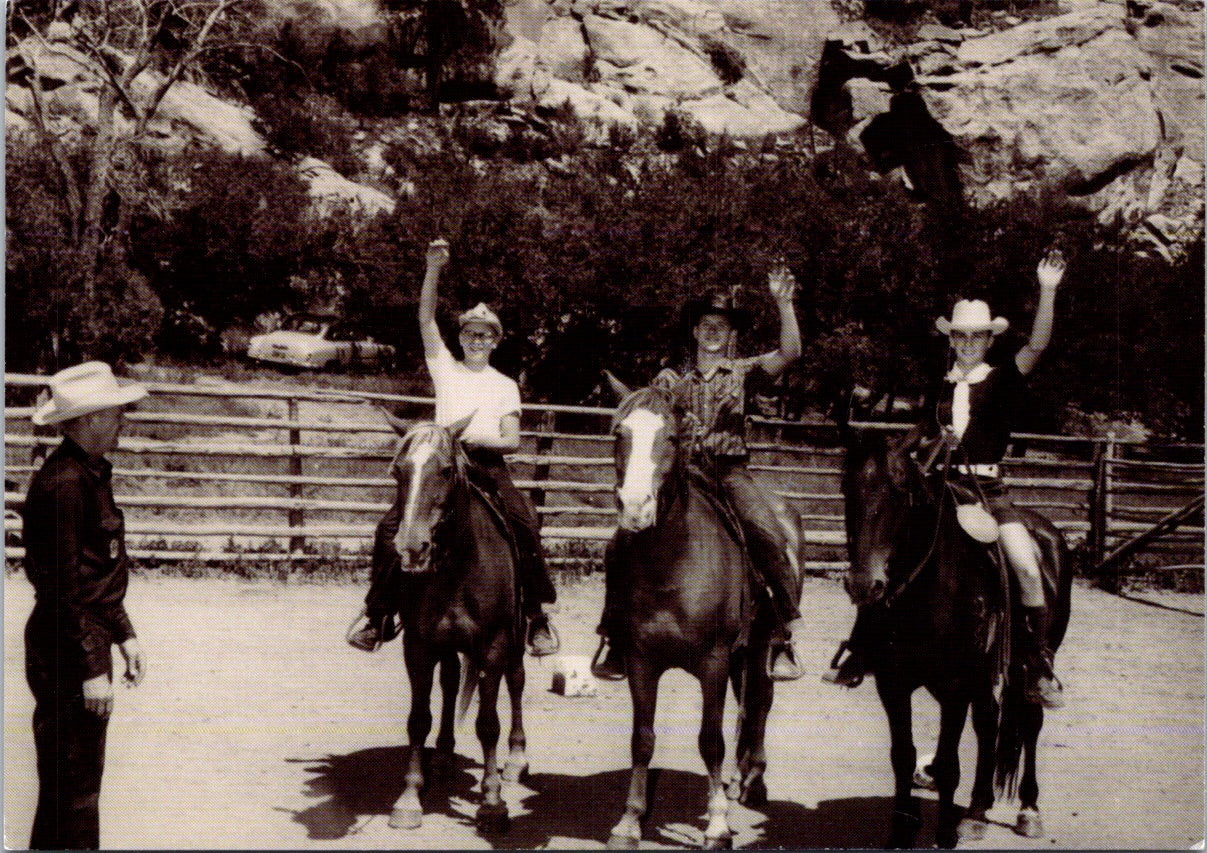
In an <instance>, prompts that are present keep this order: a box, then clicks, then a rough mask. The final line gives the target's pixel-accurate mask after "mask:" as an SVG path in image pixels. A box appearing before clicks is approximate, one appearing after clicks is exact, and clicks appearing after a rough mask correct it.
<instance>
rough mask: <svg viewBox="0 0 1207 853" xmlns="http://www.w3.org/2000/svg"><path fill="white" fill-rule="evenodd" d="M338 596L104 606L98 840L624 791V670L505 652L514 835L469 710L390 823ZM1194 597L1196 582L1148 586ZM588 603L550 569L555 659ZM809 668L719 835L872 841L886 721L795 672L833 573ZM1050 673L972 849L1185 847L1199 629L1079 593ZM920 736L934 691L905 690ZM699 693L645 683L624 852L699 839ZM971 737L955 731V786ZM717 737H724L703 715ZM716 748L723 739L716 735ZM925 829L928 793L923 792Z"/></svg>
mask: <svg viewBox="0 0 1207 853" xmlns="http://www.w3.org/2000/svg"><path fill="white" fill-rule="evenodd" d="M362 594H363V590H362V589H361V588H359V587H355V586H351V585H321V584H294V583H290V584H282V583H279V582H270V581H263V582H246V581H235V580H220V579H204V580H196V579H183V578H172V577H158V576H151V577H136V578H134V579H133V581H132V583H131V587H130V594H129V597H128V599H127V604H128V609H129V611H130V613H131V615H132V618H133V620H134V623H135V625H136V627H137V628H138V631H139V634H140V636H141V638H142V642H143V645H144V648H145V650H146V651H147V653H148V656H149V674H148V676H147V680H146V681H145V682H144V683H143V685H142V686H141V687H139V688H138V689H136V690H132V691H125V690H122V689H121V688H119V695H118V701H117V705H116V710H115V712H114V716H113V720H112V723H111V727H110V736H109V749H108V766H107V768H106V776H105V788H104V791H103V793H102V797H101V814H102V818H101V839H102V844H103V846H105V847H109V848H160V849H173V848H197V847H204V848H286V849H297V848H317V849H352V848H355V849H376V848H381V849H385V848H395V849H398V848H489V847H491V846H496V847H503V848H525V847H551V848H591V847H598V846H599V845H600V843H601V842H602V841H604V840H605V839H606V838H607V835H608V831H609V829H610V827H611V825H612V824H613V823H614V822H615V821H616V819H617V818H618V816H619V813H620V809H621V805H622V803H623V799H624V794H625V787H626V785H627V777H628V774H627V768H628V741H629V721H630V709H629V698H628V691H627V688H626V686H625V685H624V684H623V683H619V684H616V683H608V684H603V685H601V688H600V691H599V694H598V695H597V696H595V697H589V698H564V697H561V696H558V695H555V694H553V693H551V692H549V686H550V680H551V673H552V663H551V662H550V661H549V660H548V659H546V660H541V661H534V660H532V659H531V658H530V659H529V664H528V672H529V687H528V690H527V691H526V693H525V698H524V707H525V714H526V722H527V728H528V738H529V753H530V759H531V762H532V776H531V777H530V779H529V780H528V782H527V784H524V785H519V784H516V785H510V786H506V787H505V797H506V799H507V800H508V802H509V803H510V806H511V812H512V816H513V818H514V822H513V826H512V828H511V831H510V833H509V834H508V835H506V836H505V837H503V838H501V839H497V840H494V841H493V843H492V842H491V841H488V840H486V839H483V838H481V837H479V836H478V835H477V834H476V833H475V831H474V828H473V823H472V817H473V814H474V810H475V808H476V804H477V793H476V789H475V788H474V785H475V784H476V782H477V780H478V778H479V770H480V764H479V762H480V758H481V753H480V749H479V746H478V743H477V740H476V738H475V737H474V735H473V733H472V724H467V727H466V729H465V730H464V731H462V732H461V733H460V735H459V738H458V749H457V751H458V754H459V756H460V757H461V758H460V759H459V761H458V762H457V765H456V767H455V768H454V771H453V773H452V774H451V777H450V778H449V780H448V781H447V782H445V783H443V784H440V785H437V786H434V787H433V788H432V789H431V790H429V791H428V793H427V794H426V797H425V803H424V805H425V809H427V810H428V811H429V814H428V815H427V817H426V821H425V824H424V826H423V827H422V828H421V829H419V830H417V831H414V832H404V831H400V830H392V829H390V828H389V827H388V826H387V825H386V815H387V814H388V813H389V809H390V806H391V804H392V803H393V800H394V798H395V797H396V796H397V794H398V792H399V791H400V789H401V784H402V763H401V762H402V759H403V755H404V749H403V747H402V744H403V743H404V741H405V719H406V713H407V692H408V690H407V681H406V674H405V672H404V669H403V666H402V661H401V654H400V644H399V643H397V642H395V643H391V644H390V645H388V646H386V647H385V648H383V649H382V650H380V651H379V652H377V653H376V654H374V655H367V654H364V653H362V652H358V651H355V650H353V649H351V648H349V647H348V646H347V645H346V644H345V643H344V640H343V635H344V630H345V628H346V626H347V623H348V622H349V621H350V620H351V618H352V617H353V616H354V615H355V613H356V612H357V609H358V606H359V601H360V598H361V596H362ZM1162 600H1163V601H1165V602H1167V603H1174V604H1176V605H1178V606H1186V605H1189V607H1190V609H1193V610H1197V611H1200V612H1201V611H1202V598H1201V596H1197V597H1176V596H1169V595H1166V596H1164V597H1163V598H1162ZM601 601H602V584H601V583H600V581H599V579H598V577H597V576H596V577H591V578H588V579H586V580H580V581H575V582H572V583H569V584H567V585H564V586H563V587H562V589H561V593H560V600H559V603H558V604H557V605H556V607H555V609H554V611H553V615H554V619H555V624H556V625H557V626H558V628H559V629H560V632H561V635H562V641H563V652H564V653H568V654H583V655H588V654H590V653H591V651H592V650H593V648H594V635H593V633H592V629H593V626H594V624H595V620H596V618H597V616H598V614H599V609H600V604H601ZM31 603H32V596H31V591H30V588H29V586H28V584H27V583H26V582H25V580H24V578H23V577H21V576H19V575H17V576H12V575H10V576H8V578H7V580H6V584H5V590H4V616H5V619H4V634H5V647H4V649H5V668H4V688H5V690H4V726H5V728H4V758H5V763H4V765H5V766H4V822H5V826H4V828H5V839H6V842H7V846H9V847H23V846H24V845H25V843H26V842H27V840H28V832H29V825H30V820H31V817H32V810H33V803H34V798H35V794H36V787H37V786H36V777H35V774H34V765H33V747H32V738H31V734H30V724H29V719H30V712H31V705H32V699H31V697H30V695H29V691H28V688H27V687H26V685H25V682H24V679H23V675H22V655H23V644H22V639H21V631H22V628H23V625H24V622H25V618H26V616H27V615H28V613H29V610H30V607H31ZM802 610H803V611H804V612H805V616H806V619H807V620H808V622H809V627H808V630H807V632H806V633H805V635H804V636H803V637H802V638H801V640H802V643H801V646H802V649H804V650H805V651H806V657H807V663H808V669H809V672H808V674H807V676H806V677H805V678H804V679H803V680H801V681H799V682H795V683H791V684H788V685H786V686H781V687H780V689H779V692H778V695H777V697H776V704H775V707H774V709H773V710H772V712H771V719H770V724H769V729H768V747H767V751H768V755H769V760H770V766H769V769H768V774H767V781H768V785H769V788H770V795H771V803H770V805H769V806H768V807H767V808H766V809H765V810H764V811H762V812H754V811H750V810H747V809H745V808H742V807H738V806H735V807H734V808H733V810H732V823H733V825H734V828H735V830H736V832H737V837H736V839H735V843H736V844H737V845H738V846H743V847H821V846H828V847H868V846H872V847H874V846H878V845H879V844H880V843H881V842H882V841H883V839H884V838H885V836H886V835H887V828H888V820H889V812H890V806H891V799H890V797H891V791H892V781H891V774H890V771H889V763H888V734H887V727H886V725H885V721H884V715H883V712H882V710H881V708H880V706H879V703H878V701H877V699H876V696H875V690H874V687H873V686H872V685H870V684H869V685H865V686H863V687H861V688H859V689H858V690H854V691H842V690H839V689H837V688H834V687H831V686H829V685H825V684H822V683H821V682H820V681H819V679H818V675H819V673H820V672H821V670H822V668H823V665H824V664H825V662H826V660H827V658H828V656H829V655H830V653H831V652H832V650H833V647H834V646H835V644H836V643H837V641H838V640H839V639H840V638H842V637H843V636H845V633H846V631H847V629H848V628H849V626H850V623H851V620H852V618H853V608H852V607H851V606H850V604H849V603H848V602H847V599H846V596H845V595H844V594H843V593H842V591H841V588H840V587H839V585H838V584H837V583H835V582H833V581H829V580H820V579H812V580H809V581H808V582H807V583H806V585H805V595H804V606H803V607H802ZM1057 663H1058V666H1059V671H1060V674H1061V675H1062V677H1063V679H1064V682H1065V685H1066V692H1067V694H1068V706H1067V707H1066V708H1065V709H1063V710H1061V711H1057V712H1053V713H1050V714H1049V716H1048V720H1047V724H1046V726H1045V728H1044V731H1043V734H1042V736H1041V741H1040V785H1041V798H1040V805H1041V809H1042V810H1043V814H1044V820H1045V824H1046V830H1047V837H1045V838H1043V839H1038V840H1027V839H1023V838H1021V837H1018V836H1016V835H1014V834H1013V833H1012V832H1011V830H1010V829H1009V825H1010V824H1011V823H1012V822H1013V818H1014V815H1015V811H1016V806H1014V805H1012V804H999V805H998V806H997V807H996V808H995V809H994V811H993V813H992V814H991V817H993V818H994V819H995V821H997V822H1000V825H996V824H995V825H993V826H991V827H990V832H989V834H988V836H987V837H986V839H985V840H984V841H983V842H980V843H978V844H977V845H975V846H979V847H982V848H985V849H990V848H1023V847H1033V848H1048V849H1052V848H1120V847H1123V848H1173V849H1178V848H1182V849H1185V848H1190V847H1195V846H1201V844H1202V841H1203V838H1204V829H1203V814H1204V800H1203V790H1204V789H1203V781H1204V777H1203V769H1204V768H1203V745H1204V743H1203V742H1204V734H1203V709H1204V705H1203V696H1204V689H1203V688H1204V650H1203V620H1202V619H1201V618H1198V617H1196V616H1193V615H1187V614H1185V613H1181V612H1175V611H1172V610H1167V609H1159V608H1156V607H1151V606H1145V605H1143V604H1138V603H1134V602H1129V601H1125V600H1123V599H1120V598H1117V597H1113V596H1110V595H1108V594H1106V593H1103V592H1099V591H1097V590H1092V589H1089V588H1086V587H1084V586H1078V587H1077V588H1076V589H1075V591H1074V612H1073V622H1072V626H1071V628H1070V630H1069V637H1068V640H1067V641H1066V645H1065V647H1064V648H1063V649H1062V650H1061V652H1060V654H1059V656H1058V658H1057ZM915 708H916V710H917V713H916V715H915V717H916V722H915V728H916V731H917V740H918V743H919V747H920V751H921V752H927V751H929V750H930V744H932V743H933V738H934V733H935V730H936V720H935V713H934V712H935V706H934V703H933V701H931V700H930V699H929V697H927V696H925V695H923V694H918V696H917V697H916V698H915ZM698 721H699V693H698V690H697V689H696V686H695V683H694V682H693V681H691V680H690V679H688V677H687V676H685V675H683V674H682V673H672V674H670V675H669V676H668V677H667V678H666V679H664V681H663V684H662V691H661V694H660V704H659V708H658V717H657V733H658V744H657V749H656V752H655V758H654V763H655V766H656V767H661V768H664V769H663V770H662V771H661V773H660V775H659V779H658V783H657V786H656V789H655V797H656V801H655V805H654V810H653V814H652V816H651V820H650V821H649V823H648V825H647V829H646V837H645V841H644V843H645V845H646V846H650V847H681V846H691V845H695V844H698V843H699V841H700V838H701V835H702V829H703V825H704V824H703V821H702V819H701V816H702V813H703V811H704V806H705V780H704V777H703V766H702V764H701V761H700V758H699V754H698V752H697V749H696V730H697V726H698ZM970 729H971V727H969V730H967V731H966V732H965V738H964V744H963V753H962V754H963V763H964V782H963V784H962V785H961V790H960V793H959V795H958V801H959V802H962V803H966V802H967V796H968V787H969V785H970V782H971V775H972V774H971V762H972V754H973V753H972V748H971V747H972V744H971V730H970ZM727 731H731V729H729V728H728V727H727ZM730 748H731V749H732V743H731V744H730ZM922 796H923V797H924V798H925V802H924V816H925V818H926V821H927V825H926V828H925V829H924V830H923V835H922V837H920V838H919V843H921V844H928V843H930V842H931V840H932V839H933V826H934V817H935V809H934V803H933V796H934V795H933V794H929V793H923V794H922Z"/></svg>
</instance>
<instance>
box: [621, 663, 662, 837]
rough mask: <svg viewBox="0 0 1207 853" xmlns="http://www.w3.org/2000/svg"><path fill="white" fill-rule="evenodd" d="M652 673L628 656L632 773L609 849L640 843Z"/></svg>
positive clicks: (650, 748) (654, 688)
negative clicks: (631, 713) (631, 724)
mask: <svg viewBox="0 0 1207 853" xmlns="http://www.w3.org/2000/svg"><path fill="white" fill-rule="evenodd" d="M661 675H662V673H661V672H655V671H654V670H653V669H652V668H651V667H650V665H649V663H648V662H647V661H645V660H643V659H642V658H641V657H640V656H639V655H630V657H629V696H630V697H631V698H632V700H633V739H632V743H631V748H632V754H633V770H632V774H631V775H630V777H629V794H628V799H627V800H626V801H625V807H624V814H623V815H621V817H620V821H619V822H618V823H617V824H616V826H614V827H612V835H611V836H610V837H609V838H608V849H609V850H633V849H636V848H637V846H638V845H639V844H640V842H641V822H642V820H644V819H645V815H646V812H647V811H648V810H649V800H648V793H649V792H648V790H647V785H648V781H649V770H650V761H651V760H652V759H653V757H654V712H655V710H656V708H657V705H658V680H659V678H660V677H661Z"/></svg>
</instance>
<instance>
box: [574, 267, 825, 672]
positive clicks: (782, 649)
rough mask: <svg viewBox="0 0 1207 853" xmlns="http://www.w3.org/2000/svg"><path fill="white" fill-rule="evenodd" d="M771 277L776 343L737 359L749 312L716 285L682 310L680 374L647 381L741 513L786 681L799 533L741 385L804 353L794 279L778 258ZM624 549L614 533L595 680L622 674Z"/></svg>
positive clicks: (777, 666)
mask: <svg viewBox="0 0 1207 853" xmlns="http://www.w3.org/2000/svg"><path fill="white" fill-rule="evenodd" d="M767 285H768V290H769V291H770V293H771V297H772V299H774V300H775V306H776V311H777V313H778V315H779V321H780V339H779V348H778V349H776V350H773V351H771V352H767V353H763V354H762V355H757V356H752V357H750V358H733V357H732V356H731V353H732V351H733V349H734V344H735V341H736V338H737V333H738V331H739V330H740V329H742V328H745V327H746V326H747V325H749V320H750V316H749V313H748V312H747V311H745V310H743V309H741V308H738V307H736V306H735V305H734V303H733V299H732V298H731V297H729V296H726V295H724V294H722V293H713V294H711V295H709V296H708V297H707V298H704V299H699V300H695V301H693V302H691V303H689V304H688V305H687V308H686V312H685V313H686V319H687V324H688V326H689V327H690V328H691V334H692V338H693V340H694V342H695V351H694V358H693V359H692V361H691V363H690V364H688V366H687V367H686V368H685V369H684V370H683V371H682V372H681V373H680V372H676V371H674V370H671V369H670V368H667V369H665V370H663V371H662V372H661V373H659V374H658V376H657V377H655V378H654V382H653V384H654V385H661V386H663V387H666V388H668V389H669V390H670V391H671V392H672V393H673V394H674V396H675V407H676V409H678V410H679V411H682V412H683V413H684V416H683V417H684V423H685V424H686V425H687V427H688V430H689V433H688V436H687V439H688V440H689V441H690V442H691V445H690V446H691V447H692V452H691V456H692V462H693V464H694V465H697V466H699V467H700V468H701V469H702V470H704V471H706V472H707V473H708V474H709V475H710V476H711V477H714V478H715V480H716V482H717V484H718V486H719V487H720V489H721V491H722V492H723V493H724V494H725V496H726V499H727V500H728V501H729V504H730V506H731V507H733V510H734V512H735V513H736V514H737V516H738V521H739V522H740V524H741V526H742V533H743V535H744V537H745V539H746V547H747V549H748V550H749V552H750V558H751V564H752V567H753V568H754V571H755V574H756V578H755V580H756V585H757V587H759V588H765V589H767V590H768V591H769V593H770V597H771V604H772V606H773V608H774V609H775V613H776V616H777V621H778V623H779V625H778V630H777V631H776V633H775V635H774V638H773V641H772V650H771V660H770V662H769V671H770V675H771V677H772V678H774V679H776V680H780V681H787V680H791V679H795V678H799V677H800V676H801V670H800V665H799V663H798V662H797V656H796V651H795V648H794V646H793V644H792V629H793V628H794V627H795V623H796V622H797V620H799V619H800V610H799V608H798V599H799V597H800V573H799V567H798V565H797V562H798V551H799V545H800V533H799V531H798V530H797V526H796V523H795V521H794V520H793V519H792V518H791V516H790V515H789V513H788V510H787V507H785V506H784V502H783V501H782V500H781V499H780V497H779V496H778V495H777V494H775V492H774V491H772V490H771V489H770V488H767V487H763V486H760V485H759V484H758V483H756V482H755V481H754V478H753V477H752V476H751V474H750V471H749V469H748V468H747V462H748V461H749V459H750V451H749V449H748V448H747V446H746V415H747V406H748V403H747V396H748V391H749V390H750V386H749V385H748V384H747V383H748V382H750V381H753V380H754V379H755V374H762V376H760V377H759V378H774V377H777V376H779V375H780V374H781V373H783V372H784V369H785V368H786V367H787V366H788V365H789V364H791V363H792V362H793V361H795V360H796V359H798V358H800V354H801V339H800V327H799V325H798V323H797V319H796V307H795V305H794V303H793V297H794V295H795V293H796V279H795V278H794V277H793V275H792V273H791V271H790V270H789V269H788V266H787V264H786V263H785V262H784V261H783V260H782V259H781V260H779V261H778V262H777V263H776V265H775V267H774V268H773V269H772V270H771V272H770V273H769V274H768V276H767ZM621 547H624V543H623V540H617V541H615V542H614V543H613V544H612V545H610V546H609V552H608V553H607V554H605V560H604V580H605V584H606V590H605V597H604V613H603V618H602V619H601V622H600V626H599V628H598V632H599V634H600V635H601V640H600V646H599V649H598V650H597V651H596V653H595V657H594V663H593V665H592V671H593V672H594V674H595V675H596V677H598V678H605V679H619V678H624V676H625V663H624V650H623V648H617V647H616V645H615V644H614V643H613V642H612V641H613V640H615V639H617V634H618V633H619V632H618V630H617V629H618V624H617V623H618V621H619V617H620V615H621V614H619V613H617V612H616V609H617V605H616V596H617V591H618V590H620V589H623V583H624V580H623V579H622V578H619V577H617V575H618V574H619V572H618V571H617V564H618V561H617V560H615V549H616V548H621ZM620 639H621V641H622V643H623V638H620Z"/></svg>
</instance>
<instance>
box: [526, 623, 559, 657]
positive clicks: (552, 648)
mask: <svg viewBox="0 0 1207 853" xmlns="http://www.w3.org/2000/svg"><path fill="white" fill-rule="evenodd" d="M537 619H540V620H541V622H543V624H544V628H545V630H546V631H548V632H549V640H550V645H549V647H548V648H540V647H538V646H537V645H536V643H535V642H533V636H534V634H535V630H536V629H535V628H534V622H535V621H536V620H534V618H533V617H529V618H528V632H527V633H528V636H527V637H526V643H525V645H527V646H528V653H529V654H530V655H532V656H533V657H534V658H542V657H547V656H548V655H553V654H557V652H558V651H559V650H560V649H561V647H562V640H561V637H559V636H558V634H557V629H556V628H554V627H553V622H551V621H550V620H549V617H548V616H546V615H545V614H544V613H542V614H541V616H540V617H537Z"/></svg>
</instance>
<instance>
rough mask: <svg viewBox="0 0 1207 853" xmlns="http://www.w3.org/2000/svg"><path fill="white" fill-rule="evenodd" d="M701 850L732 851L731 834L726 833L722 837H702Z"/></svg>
mask: <svg viewBox="0 0 1207 853" xmlns="http://www.w3.org/2000/svg"><path fill="white" fill-rule="evenodd" d="M700 849H701V850H732V849H733V833H732V832H726V833H724V834H722V835H713V836H708V835H706V836H704V845H703V846H702V847H701V848H700Z"/></svg>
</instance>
